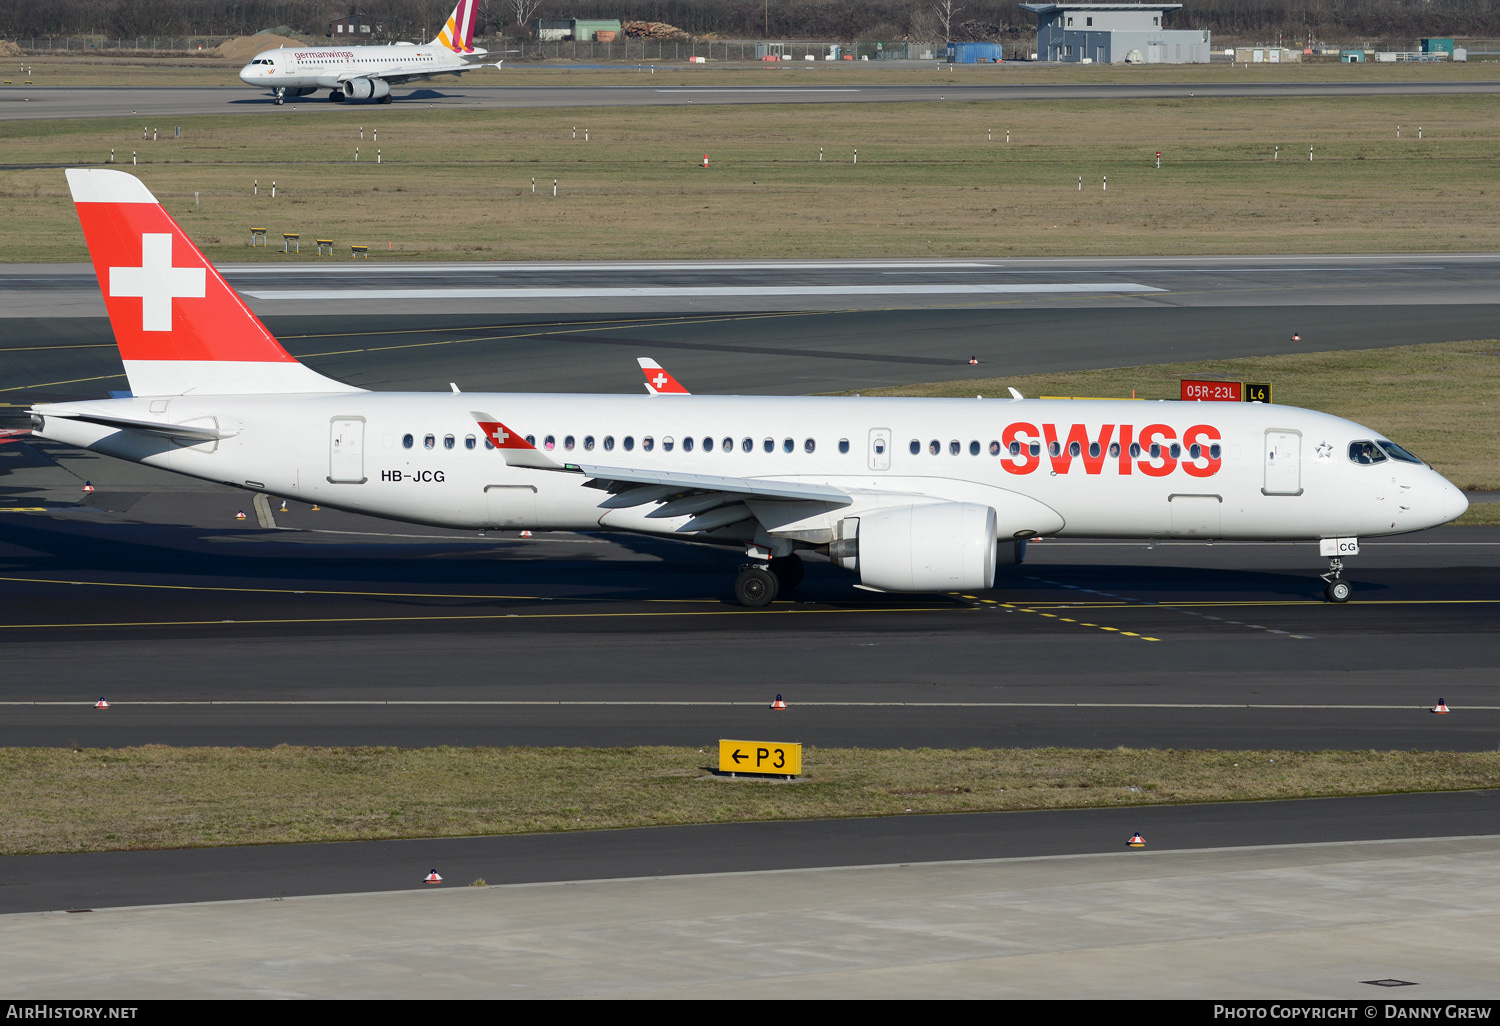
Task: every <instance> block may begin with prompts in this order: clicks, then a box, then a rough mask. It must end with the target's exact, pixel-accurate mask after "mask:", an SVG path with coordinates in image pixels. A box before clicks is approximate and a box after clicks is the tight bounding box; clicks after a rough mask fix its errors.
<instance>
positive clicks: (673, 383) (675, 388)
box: [635, 356, 692, 395]
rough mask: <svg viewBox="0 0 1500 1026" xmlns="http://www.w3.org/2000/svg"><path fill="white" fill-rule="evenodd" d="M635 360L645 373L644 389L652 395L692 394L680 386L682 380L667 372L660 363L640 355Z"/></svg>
mask: <svg viewBox="0 0 1500 1026" xmlns="http://www.w3.org/2000/svg"><path fill="white" fill-rule="evenodd" d="M635 362H636V363H638V364H640V365H641V370H642V371H643V372H644V373H645V375H646V391H647V392H650V393H651V394H652V395H692V393H691V392H689V391H688V390H687V389H685V388H683V387H682V382H680V381H678V380H677V379H676V378H674V377H672V375H670V374H668V373H667V371H666V369H665V368H664V367H662V365H661V364H659V363H657V362H656V361H655V360H653V359H651V358H650V357H646V356H642V357H639V358H637V359H636V361H635Z"/></svg>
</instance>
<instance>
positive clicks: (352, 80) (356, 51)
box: [240, 0, 504, 104]
mask: <svg viewBox="0 0 1500 1026" xmlns="http://www.w3.org/2000/svg"><path fill="white" fill-rule="evenodd" d="M478 11H479V0H458V6H457V7H455V8H453V13H452V14H450V15H448V21H447V23H446V24H444V25H443V30H442V31H441V32H439V33H438V34H437V38H436V39H434V40H433V41H432V42H430V43H428V44H427V45H426V46H418V45H417V44H416V43H397V44H395V45H394V46H344V47H338V46H297V47H290V46H284V47H281V48H279V49H276V50H267V51H265V52H264V53H261V54H257V55H256V57H255V59H254V60H253V61H251V62H250V63H249V64H246V65H245V66H244V67H243V68H241V69H240V79H241V80H242V81H244V82H245V83H247V84H249V85H253V86H260V87H262V88H269V89H270V90H271V91H272V92H273V93H274V94H275V96H276V101H275V102H276V103H278V104H279V103H281V102H282V101H283V100H284V99H285V98H286V97H287V96H307V95H310V94H311V93H315V92H317V91H318V90H319V89H328V90H331V92H330V93H329V96H328V98H329V99H330V100H334V101H342V100H345V99H350V100H378V101H379V102H380V103H390V102H391V86H393V85H405V84H406V83H408V82H414V81H416V80H418V79H424V78H431V77H432V76H433V75H462V74H463V73H464V72H466V71H473V70H474V69H475V68H484V67H491V68H498V67H499V66H500V65H501V64H503V63H504V62H503V61H495V62H494V63H493V64H486V63H485V61H484V58H485V57H487V56H488V52H487V51H485V50H476V49H474V45H473V44H474V23H475V21H476V19H477V17H478Z"/></svg>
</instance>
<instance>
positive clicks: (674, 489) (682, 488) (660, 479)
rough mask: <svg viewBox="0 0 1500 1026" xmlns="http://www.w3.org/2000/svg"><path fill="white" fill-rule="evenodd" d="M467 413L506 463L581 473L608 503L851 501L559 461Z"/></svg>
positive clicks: (732, 480) (725, 479)
mask: <svg viewBox="0 0 1500 1026" xmlns="http://www.w3.org/2000/svg"><path fill="white" fill-rule="evenodd" d="M473 417H474V419H475V420H476V421H478V423H479V426H480V427H481V428H482V429H483V430H484V433H485V436H486V437H487V438H489V440H490V441H491V442H492V443H493V444H494V446H495V448H497V449H499V450H500V455H501V456H502V457H504V459H505V462H506V463H507V464H509V465H510V466H513V467H530V468H532V469H535V470H556V471H561V472H564V473H572V474H582V475H583V476H585V477H587V478H589V482H588V483H589V485H590V486H591V487H594V488H598V489H601V490H602V491H607V492H610V493H612V494H614V495H616V496H620V499H617V500H616V501H609V500H606V503H607V504H608V505H609V506H610V507H611V508H616V509H619V508H623V507H627V506H632V505H642V504H644V503H647V502H659V501H661V500H663V499H667V498H669V497H670V498H673V499H677V498H682V497H685V496H688V495H692V494H701V495H706V496H711V495H717V496H721V497H722V498H723V499H724V501H725V502H726V503H729V502H738V501H740V500H742V499H746V498H752V497H754V498H763V499H782V500H790V501H801V502H825V503H828V504H830V505H832V506H848V505H850V504H851V503H853V501H854V498H853V496H851V495H850V494H849V493H848V492H846V491H844V490H843V489H842V488H835V487H833V486H832V485H824V484H815V483H812V482H808V481H788V480H782V479H778V478H764V477H730V476H725V475H719V474H689V473H685V472H682V471H674V470H643V469H640V468H638V467H610V466H604V465H601V464H595V463H559V462H558V461H556V460H554V459H553V458H552V457H550V456H548V455H547V454H546V453H543V452H541V451H540V450H538V449H537V448H536V447H535V446H534V445H532V444H531V443H530V442H528V441H526V439H525V438H524V437H523V436H521V435H518V434H516V433H515V432H514V431H512V430H511V429H510V428H508V427H506V426H505V425H504V424H502V423H500V422H499V421H498V420H496V419H495V418H494V417H492V416H490V415H489V414H487V413H481V412H478V411H474V412H473ZM627 493H628V494H627Z"/></svg>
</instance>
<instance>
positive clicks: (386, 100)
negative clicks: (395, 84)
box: [379, 93, 391, 103]
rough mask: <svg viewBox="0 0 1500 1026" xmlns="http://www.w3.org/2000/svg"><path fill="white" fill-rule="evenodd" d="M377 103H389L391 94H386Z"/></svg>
mask: <svg viewBox="0 0 1500 1026" xmlns="http://www.w3.org/2000/svg"><path fill="white" fill-rule="evenodd" d="M379 102H380V103H390V102H391V94H390V93H386V94H385V95H384V96H382V97H381V98H380V101H379Z"/></svg>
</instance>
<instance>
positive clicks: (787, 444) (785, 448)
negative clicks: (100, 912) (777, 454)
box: [781, 438, 797, 452]
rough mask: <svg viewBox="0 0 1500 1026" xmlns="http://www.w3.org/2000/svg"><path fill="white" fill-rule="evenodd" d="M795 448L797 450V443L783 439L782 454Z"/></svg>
mask: <svg viewBox="0 0 1500 1026" xmlns="http://www.w3.org/2000/svg"><path fill="white" fill-rule="evenodd" d="M795 448H797V443H796V442H794V441H792V440H791V439H790V438H783V439H782V440H781V451H782V452H791V451H792V450H793V449H795Z"/></svg>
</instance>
